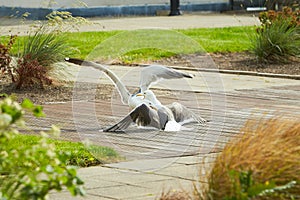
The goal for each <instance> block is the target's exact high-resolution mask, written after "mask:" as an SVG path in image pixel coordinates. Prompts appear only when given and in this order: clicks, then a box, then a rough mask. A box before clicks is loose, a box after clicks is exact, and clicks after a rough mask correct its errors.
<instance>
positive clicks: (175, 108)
mask: <svg viewBox="0 0 300 200" xmlns="http://www.w3.org/2000/svg"><path fill="white" fill-rule="evenodd" d="M65 60H66V61H67V62H70V63H73V64H77V65H83V66H90V67H93V68H95V69H98V70H101V71H103V72H104V73H105V74H106V75H107V76H108V77H109V78H110V79H111V80H112V81H113V83H114V84H115V85H116V87H117V89H118V92H119V94H120V96H121V98H122V102H123V104H128V105H129V107H130V108H131V109H132V111H131V112H130V113H129V114H128V115H126V116H125V117H124V118H123V119H122V120H120V121H119V122H118V123H116V124H115V125H113V126H111V127H109V128H106V129H104V130H103V131H104V132H124V131H125V130H126V129H127V128H128V127H129V126H130V124H131V123H132V122H134V123H136V124H137V125H139V126H143V127H145V126H149V127H153V128H157V129H160V130H164V131H179V130H181V126H182V124H183V123H185V122H186V121H187V120H190V119H193V120H194V121H197V122H199V123H201V124H203V123H204V122H205V120H204V119H202V118H200V117H198V118H197V117H196V115H195V114H194V113H192V112H191V111H190V110H188V109H187V108H186V107H185V106H183V105H181V104H179V103H176V102H175V103H173V104H171V105H168V106H164V105H162V104H161V102H160V101H159V100H158V99H157V98H156V96H155V94H154V93H153V92H152V91H151V90H150V89H149V88H150V87H151V85H153V84H154V83H156V82H158V81H160V80H161V79H175V78H184V77H186V78H193V75H191V74H187V73H183V72H180V71H177V70H175V69H171V68H167V67H164V66H161V65H150V66H148V67H144V68H143V69H142V70H141V78H140V84H139V90H138V92H136V93H134V94H130V92H129V91H128V90H127V88H126V87H125V85H124V84H123V83H122V82H121V80H120V79H119V78H118V77H117V76H116V75H115V74H114V73H113V72H112V71H111V70H109V69H108V68H107V67H105V66H103V65H101V64H98V63H95V62H91V61H84V60H80V59H76V58H66V59H65ZM193 120H192V121H193ZM180 123H182V124H180Z"/></svg>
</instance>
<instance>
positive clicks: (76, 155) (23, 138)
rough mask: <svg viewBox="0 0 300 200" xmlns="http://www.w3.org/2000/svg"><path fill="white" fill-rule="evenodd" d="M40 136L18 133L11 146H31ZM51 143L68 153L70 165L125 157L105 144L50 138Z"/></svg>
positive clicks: (96, 163)
mask: <svg viewBox="0 0 300 200" xmlns="http://www.w3.org/2000/svg"><path fill="white" fill-rule="evenodd" d="M39 139H40V136H35V135H21V134H20V135H17V136H16V137H15V138H14V139H13V140H11V141H10V143H11V146H12V147H14V146H18V145H27V146H31V145H34V144H36V143H37V142H38V140H39ZM48 140H49V142H50V143H54V144H55V146H56V149H57V151H62V152H67V153H68V159H67V160H68V161H67V162H68V163H67V164H68V165H76V166H80V167H88V166H94V165H101V164H105V163H110V162H116V161H119V160H122V159H123V158H122V157H120V156H119V155H118V153H117V152H116V151H115V150H113V149H111V148H109V147H103V146H96V145H91V146H89V147H86V146H84V145H83V144H82V143H80V142H70V141H63V140H55V139H48Z"/></svg>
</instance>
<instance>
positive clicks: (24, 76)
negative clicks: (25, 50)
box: [13, 55, 52, 89]
mask: <svg viewBox="0 0 300 200" xmlns="http://www.w3.org/2000/svg"><path fill="white" fill-rule="evenodd" d="M15 72H16V73H15V75H14V76H13V82H15V83H16V88H17V89H20V88H21V87H24V86H32V85H35V84H36V83H38V84H39V85H40V86H41V87H42V88H43V86H44V84H47V85H49V84H51V83H52V80H51V79H50V78H49V77H48V76H47V75H48V70H47V67H45V66H42V65H40V63H39V62H38V60H37V59H34V60H33V59H32V58H31V56H30V55H27V56H25V57H24V58H21V59H19V60H18V67H17V69H16V70H15Z"/></svg>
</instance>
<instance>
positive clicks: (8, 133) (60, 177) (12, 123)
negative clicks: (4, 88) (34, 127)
mask: <svg viewBox="0 0 300 200" xmlns="http://www.w3.org/2000/svg"><path fill="white" fill-rule="evenodd" d="M24 109H26V110H30V111H31V112H32V113H33V114H34V115H35V116H37V117H39V116H42V115H43V113H42V107H41V106H34V105H33V104H32V103H31V101H29V100H24V101H23V103H22V104H21V105H20V104H18V103H17V102H14V101H13V100H12V99H10V98H5V99H4V100H1V101H0V143H1V145H0V199H45V198H46V197H47V194H48V193H49V192H50V191H51V190H57V191H60V190H62V188H63V187H66V188H67V189H68V190H69V191H70V192H71V194H72V195H78V194H80V195H83V194H84V191H83V189H82V185H83V182H82V181H81V180H80V178H79V177H78V176H77V174H76V169H75V168H74V167H72V166H67V165H66V164H65V163H66V159H67V156H66V154H65V153H63V152H57V151H56V150H55V145H53V144H52V143H49V142H48V140H47V134H45V133H42V135H43V137H42V138H41V139H40V140H39V141H38V143H36V144H34V145H32V146H23V145H19V146H13V147H12V146H11V145H9V141H10V140H12V139H13V138H14V137H15V136H16V135H17V134H18V130H17V127H24V126H25V122H24V120H23V116H24V114H25V111H24ZM55 130H57V129H53V131H55Z"/></svg>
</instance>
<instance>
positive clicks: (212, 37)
mask: <svg viewBox="0 0 300 200" xmlns="http://www.w3.org/2000/svg"><path fill="white" fill-rule="evenodd" d="M254 31H255V27H254V26H251V27H250V26H248V27H226V28H198V29H187V30H179V32H181V33H183V34H185V35H187V36H189V37H191V38H193V39H194V40H196V41H197V42H198V43H199V44H200V45H201V46H202V47H203V49H204V50H205V51H206V52H209V53H216V52H242V51H248V50H249V49H250V44H251V43H250V35H252V34H253V32H254Z"/></svg>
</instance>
